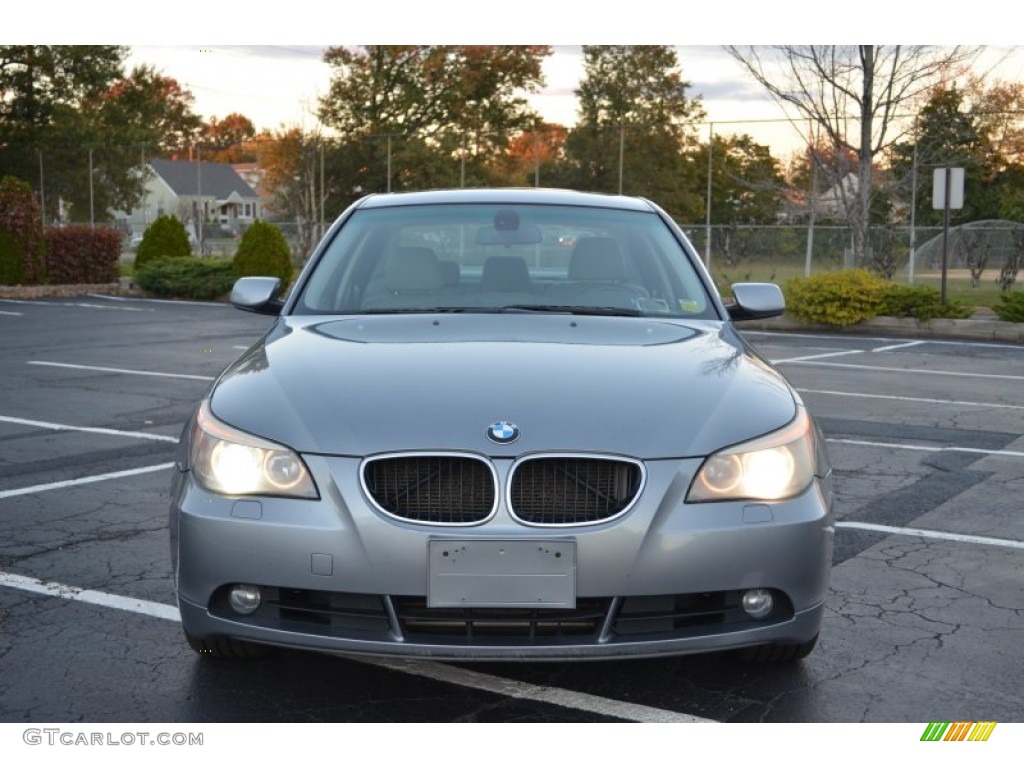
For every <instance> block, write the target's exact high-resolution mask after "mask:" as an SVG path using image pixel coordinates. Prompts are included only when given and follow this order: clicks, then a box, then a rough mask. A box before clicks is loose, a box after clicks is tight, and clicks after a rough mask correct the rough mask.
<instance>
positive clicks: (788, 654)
mask: <svg viewBox="0 0 1024 768" xmlns="http://www.w3.org/2000/svg"><path fill="white" fill-rule="evenodd" d="M817 642H818V636H817V635H815V636H814V637H812V638H811V639H810V640H808V641H807V642H805V643H786V644H783V645H757V646H754V647H753V648H741V649H739V650H738V651H737V652H736V654H737V656H739V658H740V660H741V661H751V662H754V663H758V664H762V663H776V662H787V661H799V660H800V659H805V658H807V657H808V656H809V655H810V654H811V651H813V650H814V646H815V645H816V644H817Z"/></svg>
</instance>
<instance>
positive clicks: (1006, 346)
mask: <svg viewBox="0 0 1024 768" xmlns="http://www.w3.org/2000/svg"><path fill="white" fill-rule="evenodd" d="M740 331H741V333H742V334H743V335H744V336H770V337H775V338H779V339H828V340H829V341H837V340H839V339H840V338H842V339H847V340H852V341H881V342H889V343H896V342H900V341H906V339H899V338H892V337H886V336H861V335H859V334H856V335H855V334H842V335H838V334H837V335H832V336H830V335H828V334H824V333H785V332H782V331H745V330H743V329H740ZM920 341H921V343H922V344H940V345H944V346H954V347H981V348H995V349H1004V350H1008V351H1014V352H1024V347H1022V346H1021V345H1019V344H1005V343H1003V344H1001V343H999V342H994V341H954V340H950V339H921V340H920Z"/></svg>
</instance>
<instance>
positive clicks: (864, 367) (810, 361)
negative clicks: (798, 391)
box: [772, 350, 1024, 381]
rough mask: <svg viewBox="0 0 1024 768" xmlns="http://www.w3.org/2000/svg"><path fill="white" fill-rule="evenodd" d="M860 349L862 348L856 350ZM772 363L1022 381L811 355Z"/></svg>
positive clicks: (1004, 376)
mask: <svg viewBox="0 0 1024 768" xmlns="http://www.w3.org/2000/svg"><path fill="white" fill-rule="evenodd" d="M858 351H862V350H858ZM772 363H774V364H776V365H779V364H781V363H787V364H792V365H819V366H826V367H830V368H846V369H850V370H858V371H884V372H888V373H920V374H924V375H926V376H954V377H962V378H970V379H1001V380H1003V381H1024V376H1015V375H1012V374H1009V373H975V372H973V371H936V370H932V369H928V368H891V367H886V366H882V365H857V364H856V363H832V362H827V361H822V360H818V359H812V358H811V357H807V358H799V357H792V358H789V359H786V360H772Z"/></svg>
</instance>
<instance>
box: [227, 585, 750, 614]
mask: <svg viewBox="0 0 1024 768" xmlns="http://www.w3.org/2000/svg"><path fill="white" fill-rule="evenodd" d="M744 599H745V598H744ZM228 603H230V605H231V607H232V608H234V609H235V611H236V612H237V613H241V614H246V615H248V614H250V613H252V612H253V611H255V610H256V609H257V608H259V607H260V588H259V587H254V586H252V585H250V584H235V586H233V587H232V588H231V594H230V595H228Z"/></svg>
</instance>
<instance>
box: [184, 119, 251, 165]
mask: <svg viewBox="0 0 1024 768" xmlns="http://www.w3.org/2000/svg"><path fill="white" fill-rule="evenodd" d="M256 138H257V137H256V126H254V125H253V124H252V120H250V119H249V118H248V117H246V116H245V115H242V114H239V113H238V112H232V113H231V114H229V115H227V116H225V117H224V118H222V119H217V118H216V117H211V118H210V119H209V120H207V121H206V122H205V123H203V127H202V129H201V131H200V136H199V140H200V142H201V143H202V146H203V159H204V160H207V161H208V162H211V163H254V162H256V158H257V155H258V152H257V148H256V145H255V143H254V142H255V140H256Z"/></svg>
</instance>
